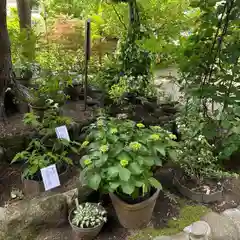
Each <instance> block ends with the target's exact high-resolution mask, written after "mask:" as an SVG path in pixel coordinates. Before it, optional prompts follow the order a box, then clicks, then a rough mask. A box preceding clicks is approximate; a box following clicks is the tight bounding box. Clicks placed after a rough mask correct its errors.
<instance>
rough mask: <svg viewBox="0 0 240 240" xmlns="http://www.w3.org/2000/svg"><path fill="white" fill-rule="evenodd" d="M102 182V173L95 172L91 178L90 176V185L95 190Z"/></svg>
mask: <svg viewBox="0 0 240 240" xmlns="http://www.w3.org/2000/svg"><path fill="white" fill-rule="evenodd" d="M100 182H101V176H100V174H98V173H95V174H94V175H93V176H92V177H91V178H89V180H88V186H89V187H90V188H92V189H93V190H98V188H99V185H100Z"/></svg>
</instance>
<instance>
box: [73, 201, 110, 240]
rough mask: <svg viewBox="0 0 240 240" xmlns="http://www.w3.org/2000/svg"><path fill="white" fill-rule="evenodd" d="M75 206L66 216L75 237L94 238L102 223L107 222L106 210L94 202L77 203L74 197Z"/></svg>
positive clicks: (87, 239)
mask: <svg viewBox="0 0 240 240" xmlns="http://www.w3.org/2000/svg"><path fill="white" fill-rule="evenodd" d="M75 204H76V207H75V208H74V209H72V210H71V211H70V213H69V216H68V221H69V223H70V225H71V227H72V231H73V234H74V237H75V238H76V239H86V240H92V239H94V238H95V237H96V236H97V235H98V234H99V232H100V231H101V229H102V227H103V225H104V223H106V222H107V212H106V210H105V209H104V208H103V207H102V206H101V205H100V204H96V203H89V202H86V203H82V204H79V202H78V199H77V198H76V199H75Z"/></svg>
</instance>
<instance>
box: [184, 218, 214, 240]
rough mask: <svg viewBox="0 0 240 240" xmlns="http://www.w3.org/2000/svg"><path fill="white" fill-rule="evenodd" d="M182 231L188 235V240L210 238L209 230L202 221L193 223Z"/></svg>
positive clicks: (206, 224)
mask: <svg viewBox="0 0 240 240" xmlns="http://www.w3.org/2000/svg"><path fill="white" fill-rule="evenodd" d="M183 231H184V232H185V233H187V234H189V235H190V239H207V238H209V237H210V236H211V228H210V226H209V225H208V223H206V222H204V221H197V222H194V223H193V224H191V225H190V226H188V227H186V228H184V230H183Z"/></svg>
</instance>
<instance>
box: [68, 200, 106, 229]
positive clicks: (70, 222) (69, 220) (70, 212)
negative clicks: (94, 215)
mask: <svg viewBox="0 0 240 240" xmlns="http://www.w3.org/2000/svg"><path fill="white" fill-rule="evenodd" d="M84 203H85V202H84ZM82 204H83V203H82ZM91 204H92V205H95V206H98V207H99V208H101V209H104V210H105V208H104V207H103V206H101V205H98V204H97V203H91ZM80 205H81V204H80ZM74 210H76V207H74V208H72V209H71V210H70V211H69V214H68V222H69V224H70V225H71V227H72V228H76V229H78V230H80V231H82V232H89V231H94V230H96V229H98V228H102V227H103V225H104V223H105V222H104V221H103V222H101V223H100V224H99V225H97V226H95V227H92V228H81V227H78V226H76V225H74V224H73V223H72V221H71V216H72V213H73V211H74Z"/></svg>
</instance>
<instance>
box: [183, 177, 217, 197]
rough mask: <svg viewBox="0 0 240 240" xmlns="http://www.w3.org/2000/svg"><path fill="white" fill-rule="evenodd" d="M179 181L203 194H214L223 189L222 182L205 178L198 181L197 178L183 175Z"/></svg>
mask: <svg viewBox="0 0 240 240" xmlns="http://www.w3.org/2000/svg"><path fill="white" fill-rule="evenodd" d="M179 182H180V183H181V184H182V185H183V186H185V187H187V188H188V189H190V190H191V191H194V192H196V193H202V194H207V195H209V194H213V193H216V192H218V191H219V190H221V189H222V184H221V183H220V182H218V181H215V180H211V179H205V180H204V181H201V182H198V181H197V180H196V179H192V178H189V177H185V176H182V177H181V178H180V179H179Z"/></svg>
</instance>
